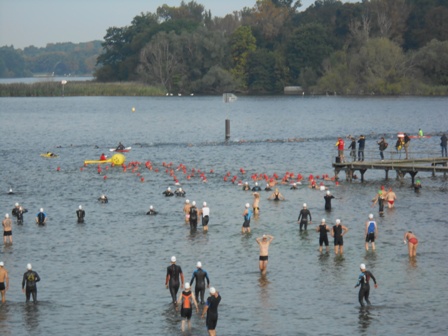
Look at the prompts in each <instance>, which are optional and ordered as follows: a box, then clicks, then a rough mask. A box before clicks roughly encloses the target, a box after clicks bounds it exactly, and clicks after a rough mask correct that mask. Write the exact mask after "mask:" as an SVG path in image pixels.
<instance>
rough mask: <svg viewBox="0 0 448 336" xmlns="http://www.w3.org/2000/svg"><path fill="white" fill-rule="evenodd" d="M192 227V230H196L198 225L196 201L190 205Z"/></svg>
mask: <svg viewBox="0 0 448 336" xmlns="http://www.w3.org/2000/svg"><path fill="white" fill-rule="evenodd" d="M189 215H190V219H189V220H190V229H191V230H196V229H197V227H198V216H199V214H198V208H196V202H195V201H193V202H191V207H190V212H189Z"/></svg>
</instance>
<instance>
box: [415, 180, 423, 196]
mask: <svg viewBox="0 0 448 336" xmlns="http://www.w3.org/2000/svg"><path fill="white" fill-rule="evenodd" d="M421 188H422V183H421V182H420V180H417V181H415V184H414V192H416V193H419V192H420V189H421Z"/></svg>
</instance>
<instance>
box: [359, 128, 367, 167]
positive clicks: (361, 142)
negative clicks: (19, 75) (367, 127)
mask: <svg viewBox="0 0 448 336" xmlns="http://www.w3.org/2000/svg"><path fill="white" fill-rule="evenodd" d="M365 146H366V138H365V137H364V135H362V134H361V136H360V137H359V139H358V161H364V148H365Z"/></svg>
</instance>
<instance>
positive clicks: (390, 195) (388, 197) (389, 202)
mask: <svg viewBox="0 0 448 336" xmlns="http://www.w3.org/2000/svg"><path fill="white" fill-rule="evenodd" d="M384 198H385V199H386V201H387V206H388V207H389V209H392V208H393V207H394V204H395V200H396V199H397V195H395V193H394V192H393V191H392V188H389V191H388V192H387V193H386V196H385V197H384Z"/></svg>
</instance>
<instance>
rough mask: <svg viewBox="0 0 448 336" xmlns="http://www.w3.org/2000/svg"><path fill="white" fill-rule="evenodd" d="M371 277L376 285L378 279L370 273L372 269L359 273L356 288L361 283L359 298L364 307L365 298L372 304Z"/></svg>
mask: <svg viewBox="0 0 448 336" xmlns="http://www.w3.org/2000/svg"><path fill="white" fill-rule="evenodd" d="M370 278H372V280H373V282H374V283H375V285H376V279H375V277H374V276H373V274H372V273H370V271H364V272H362V273H361V274H360V275H359V277H358V283H357V284H356V286H355V288H356V287H358V286H359V285H361V288H360V289H359V294H358V300H359V304H360V305H361V307H364V302H363V299H365V300H366V302H367V304H368V305H369V306H370V301H369V294H370V285H369V280H370Z"/></svg>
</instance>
